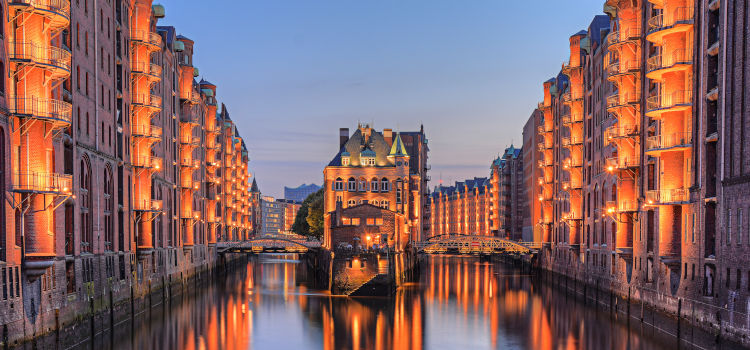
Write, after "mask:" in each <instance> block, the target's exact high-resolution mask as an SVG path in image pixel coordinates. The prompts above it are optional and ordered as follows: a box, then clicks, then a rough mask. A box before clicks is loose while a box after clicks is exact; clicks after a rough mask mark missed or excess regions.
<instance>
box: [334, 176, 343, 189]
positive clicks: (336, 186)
mask: <svg viewBox="0 0 750 350" xmlns="http://www.w3.org/2000/svg"><path fill="white" fill-rule="evenodd" d="M333 188H334V190H336V191H343V190H344V180H342V179H341V178H337V179H336V181H335V182H334V186H333Z"/></svg>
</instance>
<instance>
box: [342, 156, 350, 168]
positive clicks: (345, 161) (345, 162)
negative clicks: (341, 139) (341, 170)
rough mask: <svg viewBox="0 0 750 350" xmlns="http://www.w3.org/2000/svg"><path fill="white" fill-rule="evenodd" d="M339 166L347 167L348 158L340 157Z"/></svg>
mask: <svg viewBox="0 0 750 350" xmlns="http://www.w3.org/2000/svg"><path fill="white" fill-rule="evenodd" d="M341 165H343V166H349V157H341Z"/></svg>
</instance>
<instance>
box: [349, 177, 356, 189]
mask: <svg viewBox="0 0 750 350" xmlns="http://www.w3.org/2000/svg"><path fill="white" fill-rule="evenodd" d="M346 189H347V190H348V191H349V192H354V191H356V190H357V180H355V179H354V178H353V177H350V178H349V181H348V184H347V188H346Z"/></svg>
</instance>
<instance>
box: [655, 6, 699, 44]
mask: <svg viewBox="0 0 750 350" xmlns="http://www.w3.org/2000/svg"><path fill="white" fill-rule="evenodd" d="M692 28H693V8H692V7H678V8H676V9H674V10H671V11H669V10H664V12H663V13H662V14H660V15H656V16H653V17H651V18H649V20H648V34H647V35H646V40H648V41H650V42H653V43H656V44H661V41H662V39H663V38H664V36H666V35H669V34H673V33H678V32H687V31H688V30H691V29H692Z"/></svg>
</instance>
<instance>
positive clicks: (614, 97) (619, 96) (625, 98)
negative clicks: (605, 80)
mask: <svg viewBox="0 0 750 350" xmlns="http://www.w3.org/2000/svg"><path fill="white" fill-rule="evenodd" d="M640 96H641V94H640V93H638V92H623V93H620V92H618V91H616V92H614V93H613V94H611V95H609V96H607V108H615V107H620V106H625V105H633V104H636V103H638V99H639V98H640Z"/></svg>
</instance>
